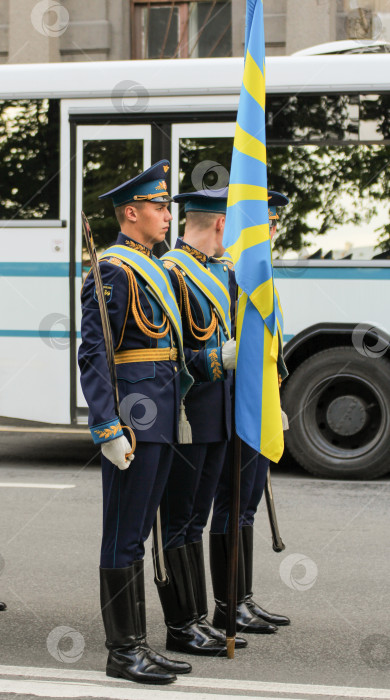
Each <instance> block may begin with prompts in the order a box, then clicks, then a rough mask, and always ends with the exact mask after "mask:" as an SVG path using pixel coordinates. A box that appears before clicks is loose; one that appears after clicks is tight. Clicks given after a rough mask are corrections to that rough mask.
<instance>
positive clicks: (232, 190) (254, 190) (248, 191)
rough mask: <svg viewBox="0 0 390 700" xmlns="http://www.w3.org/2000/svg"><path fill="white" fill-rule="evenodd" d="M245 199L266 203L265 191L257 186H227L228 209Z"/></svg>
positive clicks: (266, 195)
mask: <svg viewBox="0 0 390 700" xmlns="http://www.w3.org/2000/svg"><path fill="white" fill-rule="evenodd" d="M247 199H257V200H259V201H261V200H262V201H263V202H267V201H268V192H267V189H266V188H265V187H260V186H259V185H241V184H238V185H229V194H228V201H227V205H228V207H232V206H233V205H234V204H237V202H242V201H245V200H247Z"/></svg>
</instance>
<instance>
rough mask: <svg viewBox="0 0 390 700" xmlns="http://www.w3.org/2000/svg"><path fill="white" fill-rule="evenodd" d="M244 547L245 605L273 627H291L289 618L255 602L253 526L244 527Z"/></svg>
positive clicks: (253, 613)
mask: <svg viewBox="0 0 390 700" xmlns="http://www.w3.org/2000/svg"><path fill="white" fill-rule="evenodd" d="M242 547H243V552H244V564H245V603H246V606H247V608H248V609H249V610H250V611H251V613H252V615H255V616H256V617H260V618H261V619H262V620H265V621H266V622H270V623H271V624H273V625H289V624H290V619H289V618H288V617H286V616H285V615H276V614H275V613H269V612H267V610H264V608H261V607H260V605H258V604H257V603H256V602H255V601H254V600H253V597H252V596H253V591H252V580H253V527H252V526H251V525H244V526H243V528H242Z"/></svg>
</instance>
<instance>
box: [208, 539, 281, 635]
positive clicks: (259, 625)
mask: <svg viewBox="0 0 390 700" xmlns="http://www.w3.org/2000/svg"><path fill="white" fill-rule="evenodd" d="M240 540H241V532H240ZM227 560H228V535H225V534H215V533H210V569H211V578H212V582H213V589H214V598H215V611H214V617H213V625H215V627H221V628H223V629H226V611H227V603H226V599H227ZM236 625H237V631H238V632H250V633H251V634H272V633H273V632H276V631H277V629H278V628H277V627H275V625H271V624H269V623H268V622H265V621H264V620H262V619H261V618H260V617H256V616H255V615H253V614H252V613H251V611H250V610H249V609H248V608H247V606H246V604H245V572H244V555H243V551H242V542H240V545H239V548H238V580H237V618H236Z"/></svg>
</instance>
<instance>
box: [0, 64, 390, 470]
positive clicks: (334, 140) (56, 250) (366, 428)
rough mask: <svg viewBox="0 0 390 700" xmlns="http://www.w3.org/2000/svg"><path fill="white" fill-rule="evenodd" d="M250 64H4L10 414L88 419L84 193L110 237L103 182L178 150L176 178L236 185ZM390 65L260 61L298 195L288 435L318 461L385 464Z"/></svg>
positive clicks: (291, 244)
mask: <svg viewBox="0 0 390 700" xmlns="http://www.w3.org/2000/svg"><path fill="white" fill-rule="evenodd" d="M242 72H243V61H242V60H241V59H236V58H227V59H195V60H191V59H188V60H167V61H165V60H159V61H129V62H127V61H123V62H99V63H80V64H77V63H68V64H49V65H28V66H26V65H10V66H1V67H0V111H1V121H0V125H1V126H0V129H1V130H0V169H1V177H0V181H1V191H0V285H1V288H0V289H1V292H0V304H1V315H0V416H4V417H9V418H19V419H27V420H33V421H39V422H49V423H54V424H63V425H77V424H82V423H86V420H87V408H86V404H85V401H84V398H83V395H82V392H81V389H80V384H79V379H78V369H77V349H78V345H79V343H80V304H79V293H80V288H81V284H82V278H83V272H84V271H85V269H86V267H87V264H88V262H87V260H86V256H85V251H83V241H82V234H81V218H80V212H81V209H84V211H85V212H86V213H87V215H88V216H89V218H90V221H91V225H92V229H93V232H94V234H95V238H96V240H97V242H98V245H99V247H105V246H106V245H108V244H110V243H111V242H112V241H113V240H114V239H115V237H116V234H117V225H116V222H115V219H114V217H113V215H112V210H111V207H110V205H107V204H106V203H104V202H99V201H98V199H97V197H98V195H99V194H101V193H102V192H105V191H107V190H108V189H110V188H111V187H113V186H114V185H116V184H118V182H121V181H124V180H126V179H128V178H130V177H133V176H134V175H135V174H137V173H138V172H140V171H142V170H143V169H144V168H146V167H148V166H149V165H150V164H151V163H152V162H154V161H156V160H159V159H160V158H168V159H169V160H170V161H171V165H172V167H171V172H170V183H169V185H170V191H171V192H172V193H177V192H179V191H186V190H190V189H194V188H195V189H198V188H199V187H202V186H203V187H211V188H212V187H220V186H222V185H224V184H226V183H227V178H228V171H229V166H230V158H231V150H232V143H233V135H234V128H235V118H236V111H237V106H238V100H239V93H240V87H241V79H242ZM389 76H390V56H389V55H387V54H384V55H358V56H314V57H305V56H303V57H301V56H300V57H280V58H277V57H275V58H270V59H268V61H267V144H268V162H269V187H270V189H275V190H279V191H282V192H284V193H285V194H287V195H288V196H289V197H290V200H291V201H290V205H289V206H288V208H287V209H286V210H285V212H286V213H285V214H283V216H281V220H280V234H279V236H278V238H277V239H276V241H275V250H274V253H275V256H274V259H275V278H276V284H277V287H278V289H279V292H280V296H281V300H282V304H283V307H284V313H285V339H284V340H285V352H286V359H287V364H288V366H289V370H290V377H289V378H288V379H287V381H286V382H285V386H284V388H283V402H284V404H285V408H286V410H287V412H288V413H289V414H290V425H291V429H290V431H289V432H288V433H287V434H286V435H287V438H286V440H287V447H288V449H289V450H290V452H291V453H292V455H293V456H294V457H295V459H296V460H298V462H299V463H300V464H301V465H302V466H303V467H305V468H306V469H308V470H310V471H314V472H315V473H317V474H322V475H325V476H326V475H327V476H333V475H334V476H344V477H355V478H356V477H366V478H372V477H375V476H378V475H380V474H384V473H386V472H388V471H389V470H390V464H388V462H387V455H388V453H389V448H390V425H389V423H390V368H389V364H388V355H389V349H388V339H387V338H388V337H387V332H388V331H389V327H390V321H389V312H388V304H387V295H388V294H389V290H390V261H389V256H390V253H389V250H390V225H389V185H388V182H389V155H390V116H389V114H390V109H389V107H390V77H389ZM172 206H173V214H174V221H173V223H172V227H171V241H170V243H171V244H173V243H174V240H175V238H176V236H177V235H178V232H179V212H178V211H177V206H176V205H172ZM387 239H388V242H386V241H387ZM83 268H84V270H83Z"/></svg>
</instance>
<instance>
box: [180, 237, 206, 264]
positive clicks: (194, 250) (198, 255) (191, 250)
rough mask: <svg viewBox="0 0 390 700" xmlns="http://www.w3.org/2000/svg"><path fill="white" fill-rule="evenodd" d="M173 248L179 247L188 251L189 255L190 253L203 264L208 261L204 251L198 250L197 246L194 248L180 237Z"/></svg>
mask: <svg viewBox="0 0 390 700" xmlns="http://www.w3.org/2000/svg"><path fill="white" fill-rule="evenodd" d="M175 248H180V249H181V250H184V251H185V252H186V253H189V254H190V255H192V256H193V257H194V258H195V260H198V261H199V262H201V263H203V265H205V264H206V263H207V261H208V257H207V255H206V253H201V251H200V250H198V249H197V248H194V247H193V246H192V245H190V244H189V243H186V242H185V241H183V239H182V238H178V239H177V241H176V245H175Z"/></svg>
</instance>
